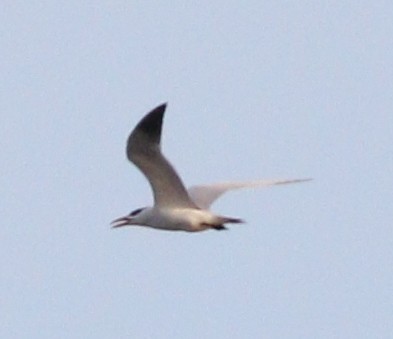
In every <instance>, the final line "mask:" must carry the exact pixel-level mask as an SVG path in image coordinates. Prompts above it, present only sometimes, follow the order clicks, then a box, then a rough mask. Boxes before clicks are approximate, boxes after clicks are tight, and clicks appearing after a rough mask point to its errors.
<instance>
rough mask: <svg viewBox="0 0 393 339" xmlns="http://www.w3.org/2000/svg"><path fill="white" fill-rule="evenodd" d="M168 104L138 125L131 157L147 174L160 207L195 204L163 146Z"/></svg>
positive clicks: (129, 150)
mask: <svg viewBox="0 0 393 339" xmlns="http://www.w3.org/2000/svg"><path fill="white" fill-rule="evenodd" d="M165 109H166V104H162V105H160V106H158V107H156V108H155V109H153V110H152V111H151V112H149V113H148V114H147V115H146V116H145V117H144V118H143V119H142V120H141V121H140V122H139V123H138V125H137V126H136V127H135V128H134V130H133V131H132V133H131V134H130V136H129V138H128V142H127V157H128V159H129V160H130V161H131V162H132V163H133V164H134V165H135V166H136V167H138V168H139V170H140V171H141V172H142V173H143V174H144V175H145V176H146V178H147V180H148V181H149V183H150V186H151V188H152V190H153V194H154V202H155V204H156V205H158V206H160V207H168V206H171V207H173V206H178V207H193V208H195V207H196V206H195V204H194V203H193V202H192V201H191V199H190V197H189V196H188V193H187V191H186V189H185V187H184V185H183V182H182V181H181V179H180V177H179V175H178V174H177V173H176V171H175V169H174V168H173V167H172V165H171V164H170V163H169V161H168V160H167V159H166V158H165V157H164V156H163V155H162V153H161V149H160V143H161V130H162V121H163V117H164V112H165Z"/></svg>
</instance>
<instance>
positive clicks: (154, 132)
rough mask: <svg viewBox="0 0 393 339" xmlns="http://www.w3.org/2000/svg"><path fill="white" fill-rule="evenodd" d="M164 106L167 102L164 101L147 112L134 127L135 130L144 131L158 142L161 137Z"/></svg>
mask: <svg viewBox="0 0 393 339" xmlns="http://www.w3.org/2000/svg"><path fill="white" fill-rule="evenodd" d="M166 106H167V103H166V102H165V103H163V104H161V105H159V106H157V107H156V108H154V109H153V110H151V111H150V112H149V113H147V114H146V115H145V117H144V118H143V119H142V120H141V121H140V122H139V123H138V125H137V126H136V127H135V130H137V131H141V132H144V133H146V134H147V135H149V136H150V137H151V138H153V139H154V140H155V141H156V142H159V140H160V137H161V128H162V120H163V117H164V113H165V109H166Z"/></svg>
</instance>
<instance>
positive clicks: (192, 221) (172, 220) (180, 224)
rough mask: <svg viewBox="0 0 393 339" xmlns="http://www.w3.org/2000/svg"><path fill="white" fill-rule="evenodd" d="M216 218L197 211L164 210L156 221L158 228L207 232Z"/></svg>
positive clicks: (207, 213)
mask: <svg viewBox="0 0 393 339" xmlns="http://www.w3.org/2000/svg"><path fill="white" fill-rule="evenodd" d="M213 219H214V216H213V215H212V214H211V213H210V212H208V211H203V210H196V209H163V210H161V211H160V217H159V218H158V219H157V221H156V223H155V224H156V226H157V228H161V229H166V230H171V231H187V232H198V231H203V230H206V229H208V228H210V227H209V224H210V223H213V222H214V220H213Z"/></svg>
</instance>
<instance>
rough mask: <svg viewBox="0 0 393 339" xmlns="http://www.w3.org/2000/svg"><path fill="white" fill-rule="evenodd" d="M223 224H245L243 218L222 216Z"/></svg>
mask: <svg viewBox="0 0 393 339" xmlns="http://www.w3.org/2000/svg"><path fill="white" fill-rule="evenodd" d="M220 219H221V223H222V224H244V222H245V221H244V220H243V219H239V218H230V217H220Z"/></svg>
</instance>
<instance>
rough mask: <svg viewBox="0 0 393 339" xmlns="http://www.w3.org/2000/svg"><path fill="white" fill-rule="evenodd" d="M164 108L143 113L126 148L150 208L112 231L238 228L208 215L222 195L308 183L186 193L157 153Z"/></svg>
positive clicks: (225, 186) (223, 186) (219, 186)
mask: <svg viewBox="0 0 393 339" xmlns="http://www.w3.org/2000/svg"><path fill="white" fill-rule="evenodd" d="M166 107H167V103H163V104H161V105H159V106H157V107H156V108H154V109H153V110H151V111H150V112H149V113H147V114H146V115H145V116H144V117H143V118H142V119H141V120H140V121H139V123H138V124H137V125H136V127H135V128H134V129H133V130H132V132H131V134H130V135H129V137H128V140H127V147H126V154H127V158H128V160H129V161H130V162H131V163H133V164H134V165H135V166H136V167H137V168H138V169H139V170H140V171H141V172H142V173H143V174H144V176H145V177H146V178H147V180H148V181H149V183H150V186H151V189H152V191H153V196H154V205H153V206H150V207H142V208H138V209H136V210H133V211H132V212H131V213H129V214H128V215H126V216H123V217H120V218H117V219H115V220H113V221H112V222H111V225H112V228H120V227H124V226H131V225H138V226H146V227H150V228H154V229H159V230H168V231H186V232H200V231H205V230H217V231H221V230H226V229H227V227H226V226H225V225H226V224H241V223H244V220H243V219H240V218H234V217H227V216H222V215H218V214H215V213H213V212H211V210H210V206H211V205H212V203H213V202H214V201H215V200H216V199H218V198H219V197H220V196H221V195H222V194H224V193H225V192H227V191H229V190H235V189H240V188H247V187H248V188H251V187H262V186H272V185H281V184H290V183H299V182H305V181H309V180H311V179H309V178H307V179H289V180H255V181H245V182H222V183H216V184H210V185H197V186H192V187H190V188H189V189H188V190H187V189H186V187H185V186H184V184H183V181H182V179H181V178H180V176H179V175H178V174H177V172H176V170H175V169H174V167H173V166H172V165H171V163H170V162H169V161H168V160H167V159H166V157H165V156H164V155H163V154H162V152H161V132H162V125H163V118H164V113H165V110H166Z"/></svg>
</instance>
